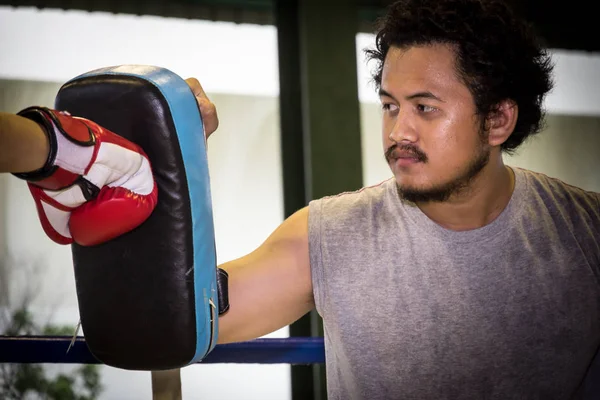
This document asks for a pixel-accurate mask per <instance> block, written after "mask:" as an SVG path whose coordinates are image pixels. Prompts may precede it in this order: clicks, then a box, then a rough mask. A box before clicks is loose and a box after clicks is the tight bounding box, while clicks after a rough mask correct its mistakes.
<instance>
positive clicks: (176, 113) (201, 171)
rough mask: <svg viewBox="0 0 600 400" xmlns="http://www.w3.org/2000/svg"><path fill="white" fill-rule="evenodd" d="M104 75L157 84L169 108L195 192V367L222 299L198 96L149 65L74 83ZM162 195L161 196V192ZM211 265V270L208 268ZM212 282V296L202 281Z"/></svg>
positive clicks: (111, 69)
mask: <svg viewBox="0 0 600 400" xmlns="http://www.w3.org/2000/svg"><path fill="white" fill-rule="evenodd" d="M100 75H119V76H133V77H137V78H140V79H143V80H145V81H147V82H149V83H152V84H153V85H154V86H156V87H157V88H158V89H159V90H160V92H161V93H162V95H163V96H164V98H165V99H166V101H167V104H168V105H169V108H170V111H171V116H172V117H173V122H174V125H175V131H176V132H177V136H178V138H179V145H180V147H181V154H182V158H183V163H184V166H185V174H186V179H187V184H188V190H189V194H190V208H191V213H192V215H191V217H192V229H193V236H194V238H193V243H194V291H195V296H196V307H195V309H196V336H197V338H196V353H195V355H194V357H193V359H192V360H190V363H195V362H198V361H200V360H202V359H203V358H204V357H205V356H206V354H207V353H208V352H209V351H211V350H212V348H214V346H215V343H216V341H217V333H218V320H219V319H218V310H217V309H215V310H214V317H215V325H214V333H213V335H214V338H213V344H212V347H211V348H209V344H210V337H211V332H210V329H211V323H210V320H211V316H210V308H211V305H210V304H209V298H211V299H212V301H213V303H214V305H215V307H218V301H217V287H216V279H217V276H216V274H217V271H216V254H215V234H214V232H215V231H214V220H213V211H212V197H211V191H210V179H209V173H208V157H207V154H206V143H205V139H204V126H203V123H202V117H201V115H200V111H199V109H198V104H197V102H196V98H195V97H194V94H193V93H192V91H191V90H190V88H189V86H188V84H187V83H186V82H185V80H183V79H182V78H181V77H179V76H178V75H177V74H175V73H173V72H171V71H169V70H168V69H165V68H159V67H154V66H146V65H121V66H115V67H107V68H100V69H96V70H94V71H90V72H88V73H85V74H82V75H79V76H77V77H75V78H73V79H72V80H77V79H81V78H85V77H92V76H100ZM159 196H160V194H159ZM207 266H209V267H210V268H207ZM206 282H210V292H209V293H207V292H206V290H205V287H204V286H203V285H202V283H206Z"/></svg>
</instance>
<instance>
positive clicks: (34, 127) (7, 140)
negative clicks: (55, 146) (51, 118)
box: [0, 112, 50, 172]
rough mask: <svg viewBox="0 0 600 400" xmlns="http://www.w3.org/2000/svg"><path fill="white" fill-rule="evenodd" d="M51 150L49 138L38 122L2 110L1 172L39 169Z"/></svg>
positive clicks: (0, 125)
mask: <svg viewBox="0 0 600 400" xmlns="http://www.w3.org/2000/svg"><path fill="white" fill-rule="evenodd" d="M49 151H50V150H49V144H48V138H47V137H46V134H45V133H44V131H43V130H42V128H41V127H40V126H39V125H38V124H37V123H36V122H33V121H31V120H29V119H26V118H23V117H20V116H18V115H14V114H9V113H2V112H0V172H29V171H34V170H36V169H39V168H41V167H43V166H44V163H45V162H46V159H47V158H48V152H49Z"/></svg>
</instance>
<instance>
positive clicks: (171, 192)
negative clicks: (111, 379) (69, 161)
mask: <svg viewBox="0 0 600 400" xmlns="http://www.w3.org/2000/svg"><path fill="white" fill-rule="evenodd" d="M55 108H56V109H58V110H64V111H68V112H70V113H71V114H72V115H74V116H80V117H84V118H88V119H90V120H92V121H94V122H96V123H98V124H99V125H101V126H103V127H105V128H107V129H109V130H111V131H113V132H115V133H117V134H119V135H121V136H123V137H125V138H126V139H129V140H130V141H132V142H134V143H136V144H138V145H139V146H141V147H142V149H143V150H144V151H145V152H146V154H147V155H148V157H149V159H150V162H151V164H152V169H153V173H154V177H155V179H156V182H157V185H158V205H157V207H156V209H155V210H154V212H153V213H152V215H151V216H150V218H149V219H148V220H147V221H146V222H144V223H143V224H142V225H141V226H139V227H138V228H136V229H134V230H133V231H131V232H129V233H126V234H124V235H122V236H120V237H118V238H116V239H114V240H111V241H109V242H107V243H104V244H101V245H98V246H92V247H83V246H79V245H72V252H73V263H74V269H75V281H76V288H77V297H78V302H79V312H80V316H81V325H82V329H83V334H84V336H85V340H86V343H87V345H88V346H89V348H90V351H91V352H92V353H93V354H94V356H96V357H97V358H98V360H99V361H101V362H103V363H105V364H107V365H110V366H114V367H117V368H123V369H133V370H161V369H172V368H180V367H183V366H185V365H188V364H190V363H194V362H197V361H200V360H201V359H202V358H204V357H205V356H206V355H207V354H208V353H209V352H210V351H211V350H212V349H213V347H214V345H215V343H216V341H217V332H218V315H219V314H221V313H223V312H225V311H226V308H227V307H228V301H227V293H226V290H227V282H226V278H227V277H226V274H225V273H224V272H223V271H221V270H218V269H217V267H216V254H215V238H214V226H213V213H212V203H211V192H210V182H209V174H208V162H207V154H206V148H205V139H204V131H203V125H202V119H201V115H200V112H199V109H198V105H197V102H196V99H195V97H194V95H193V93H192V92H191V90H190V88H189V87H188V85H187V83H186V82H185V81H184V80H183V79H182V78H180V77H179V76H177V75H176V74H174V73H172V72H171V71H169V70H166V69H163V68H157V67H151V66H135V65H132V66H130V65H126V66H117V67H109V68H103V69H98V70H95V71H91V72H89V73H86V74H83V75H80V76H78V77H76V78H74V79H72V80H70V81H69V82H67V83H66V84H64V85H63V86H62V87H61V89H60V90H59V92H58V94H57V97H56V103H55ZM218 271H219V272H218ZM217 275H219V279H218V277H217ZM219 286H221V291H220V290H219Z"/></svg>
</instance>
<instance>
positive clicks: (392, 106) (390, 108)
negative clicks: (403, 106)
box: [381, 103, 398, 111]
mask: <svg viewBox="0 0 600 400" xmlns="http://www.w3.org/2000/svg"><path fill="white" fill-rule="evenodd" d="M381 108H383V110H384V111H397V110H398V106H397V105H395V104H392V103H383V104H382V105H381Z"/></svg>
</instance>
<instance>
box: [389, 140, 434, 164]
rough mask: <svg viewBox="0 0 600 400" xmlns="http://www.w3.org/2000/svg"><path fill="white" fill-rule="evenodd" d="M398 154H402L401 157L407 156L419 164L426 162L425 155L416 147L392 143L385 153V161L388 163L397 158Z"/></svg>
mask: <svg viewBox="0 0 600 400" xmlns="http://www.w3.org/2000/svg"><path fill="white" fill-rule="evenodd" d="M398 153H403V154H402V155H409V156H411V157H414V158H416V159H417V160H419V161H421V162H427V155H426V154H425V153H424V152H423V151H422V150H421V149H419V148H418V147H417V146H415V145H412V144H398V143H394V144H393V145H391V146H390V147H388V149H387V150H386V151H385V159H386V160H387V162H388V163H389V162H390V161H392V160H393V159H396V158H399V154H398Z"/></svg>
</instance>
